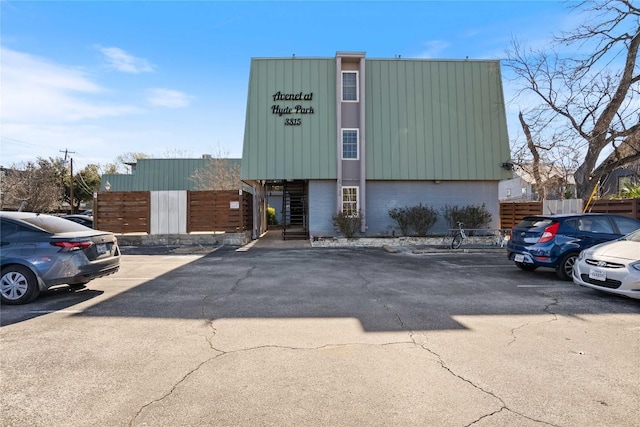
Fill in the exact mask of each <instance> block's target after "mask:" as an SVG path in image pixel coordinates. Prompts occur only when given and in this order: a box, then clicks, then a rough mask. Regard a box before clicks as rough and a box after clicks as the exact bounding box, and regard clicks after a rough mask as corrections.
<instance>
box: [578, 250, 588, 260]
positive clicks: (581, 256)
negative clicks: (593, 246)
mask: <svg viewBox="0 0 640 427" xmlns="http://www.w3.org/2000/svg"><path fill="white" fill-rule="evenodd" d="M586 257H587V251H582V252H580V253H579V254H578V260H583V259H585V258H586Z"/></svg>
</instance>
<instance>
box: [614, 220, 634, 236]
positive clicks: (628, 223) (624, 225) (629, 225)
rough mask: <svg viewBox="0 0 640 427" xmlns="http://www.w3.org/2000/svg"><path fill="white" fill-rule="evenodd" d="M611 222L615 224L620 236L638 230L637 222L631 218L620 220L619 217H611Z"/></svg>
mask: <svg viewBox="0 0 640 427" xmlns="http://www.w3.org/2000/svg"><path fill="white" fill-rule="evenodd" d="M611 219H613V222H615V223H616V226H617V227H618V229H619V230H620V233H621V234H628V233H631V232H632V231H634V230H636V229H637V228H638V222H637V221H635V220H633V219H631V218H621V217H617V216H614V217H611Z"/></svg>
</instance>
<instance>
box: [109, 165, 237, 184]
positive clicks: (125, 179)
mask: <svg viewBox="0 0 640 427" xmlns="http://www.w3.org/2000/svg"><path fill="white" fill-rule="evenodd" d="M226 161H227V162H229V164H240V163H241V160H240V159H226ZM209 162H210V160H209V159H139V160H138V161H137V164H136V171H135V173H134V174H130V175H120V174H118V175H112V174H108V175H107V174H105V175H103V176H102V178H101V186H100V189H101V191H105V188H104V186H105V184H106V182H107V181H109V184H111V190H110V191H169V190H197V188H196V185H195V184H196V183H195V182H194V181H192V180H191V177H192V176H193V174H194V173H195V171H196V170H197V169H199V168H203V167H206V166H207V165H208V164H209Z"/></svg>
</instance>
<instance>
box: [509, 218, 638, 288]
mask: <svg viewBox="0 0 640 427" xmlns="http://www.w3.org/2000/svg"><path fill="white" fill-rule="evenodd" d="M639 228H640V221H638V220H636V219H633V218H629V217H625V216H621V215H612V214H589V213H585V214H562V215H537V216H528V217H525V218H524V219H523V220H522V221H521V222H520V223H519V224H518V225H516V226H515V227H513V229H512V230H511V239H510V240H509V241H508V242H507V252H508V256H509V260H511V261H514V262H515V264H516V266H518V267H519V268H520V269H522V270H525V271H533V270H535V269H536V268H538V267H548V268H553V269H555V270H556V274H557V275H558V277H560V278H561V279H563V280H571V276H572V272H573V264H574V263H575V262H576V258H577V257H578V254H579V253H580V252H581V251H582V250H583V249H587V248H589V247H591V246H593V245H597V244H598V243H603V242H608V241H611V240H615V239H618V238H620V237H622V236H624V235H625V234H628V233H631V232H632V231H634V230H637V229H639Z"/></svg>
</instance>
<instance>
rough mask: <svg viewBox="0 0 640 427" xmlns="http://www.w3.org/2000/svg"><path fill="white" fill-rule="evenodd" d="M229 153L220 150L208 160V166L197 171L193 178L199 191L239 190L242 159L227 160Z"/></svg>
mask: <svg viewBox="0 0 640 427" xmlns="http://www.w3.org/2000/svg"><path fill="white" fill-rule="evenodd" d="M227 155H228V153H226V152H223V151H222V149H221V148H218V149H217V151H216V153H215V154H214V155H212V156H211V157H210V158H208V163H207V165H206V166H204V167H201V168H199V169H196V171H195V172H194V173H193V175H192V176H191V178H190V179H191V181H193V182H194V183H195V186H196V188H197V189H198V190H237V189H239V188H240V187H241V185H242V182H241V181H240V162H241V160H240V159H229V158H227Z"/></svg>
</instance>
